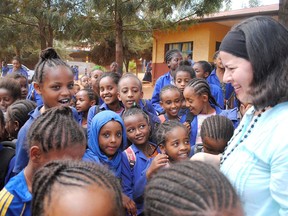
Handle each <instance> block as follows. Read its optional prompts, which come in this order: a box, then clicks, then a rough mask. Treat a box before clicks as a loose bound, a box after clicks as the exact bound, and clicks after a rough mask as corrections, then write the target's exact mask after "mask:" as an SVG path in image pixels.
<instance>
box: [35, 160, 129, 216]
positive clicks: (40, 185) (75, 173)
mask: <svg viewBox="0 0 288 216" xmlns="http://www.w3.org/2000/svg"><path fill="white" fill-rule="evenodd" d="M56 185H57V186H59V187H60V188H62V187H63V188H69V190H73V189H78V188H80V189H81V188H85V187H89V186H90V185H97V186H98V187H99V188H103V189H104V190H105V191H109V193H111V195H113V198H114V203H110V204H111V207H112V208H114V213H115V214H114V215H115V216H122V215H123V216H124V215H125V213H124V211H123V205H122V196H121V187H120V184H119V182H118V180H117V179H116V178H115V176H114V175H113V174H112V173H111V172H110V171H109V170H108V169H107V168H106V167H104V166H101V165H98V164H95V163H89V162H84V161H65V160H64V161H53V162H50V163H48V164H46V165H45V166H44V167H42V168H41V169H39V170H38V171H37V172H36V174H35V175H34V178H33V186H32V194H33V200H32V215H33V216H36V215H37V216H42V215H45V212H44V206H45V203H47V202H48V205H49V204H50V203H51V200H52V199H53V197H52V194H53V190H54V189H55V186H56ZM54 192H55V193H57V192H58V191H54Z"/></svg>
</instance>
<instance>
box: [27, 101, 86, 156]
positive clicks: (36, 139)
mask: <svg viewBox="0 0 288 216" xmlns="http://www.w3.org/2000/svg"><path fill="white" fill-rule="evenodd" d="M27 140H28V143H29V146H28V147H29V149H30V148H31V147H32V146H34V145H36V146H39V147H40V148H41V149H42V151H43V152H45V153H47V152H48V151H50V150H53V149H64V148H67V147H70V146H71V147H72V146H74V145H86V136H85V133H84V131H83V129H82V128H81V127H80V126H79V125H78V123H77V122H76V121H75V119H74V118H73V114H72V110H71V108H70V107H62V106H60V107H54V108H51V109H48V110H47V111H46V112H45V113H43V114H42V115H41V116H39V117H38V118H37V119H36V120H35V121H34V122H33V124H32V125H31V127H30V129H29V131H28V135H27Z"/></svg>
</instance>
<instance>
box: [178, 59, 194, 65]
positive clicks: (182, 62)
mask: <svg viewBox="0 0 288 216" xmlns="http://www.w3.org/2000/svg"><path fill="white" fill-rule="evenodd" d="M183 65H186V66H192V65H191V63H190V62H189V61H187V60H184V61H181V62H180V63H179V66H183Z"/></svg>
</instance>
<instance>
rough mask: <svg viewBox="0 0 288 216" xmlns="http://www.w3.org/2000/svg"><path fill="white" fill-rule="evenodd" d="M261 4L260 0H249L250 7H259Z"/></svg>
mask: <svg viewBox="0 0 288 216" xmlns="http://www.w3.org/2000/svg"><path fill="white" fill-rule="evenodd" d="M259 6H260V2H259V0H249V7H250V8H252V7H259Z"/></svg>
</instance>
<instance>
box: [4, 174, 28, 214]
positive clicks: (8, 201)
mask: <svg viewBox="0 0 288 216" xmlns="http://www.w3.org/2000/svg"><path fill="white" fill-rule="evenodd" d="M31 201H32V194H31V193H30V192H29V190H28V186H27V183H26V180H25V176H24V171H22V172H20V173H19V174H18V175H16V176H14V177H13V178H12V179H11V180H10V181H9V182H8V183H7V184H6V185H5V187H4V188H3V189H2V190H1V192H0V215H9V216H19V215H21V216H22V215H23V216H30V215H31Z"/></svg>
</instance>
